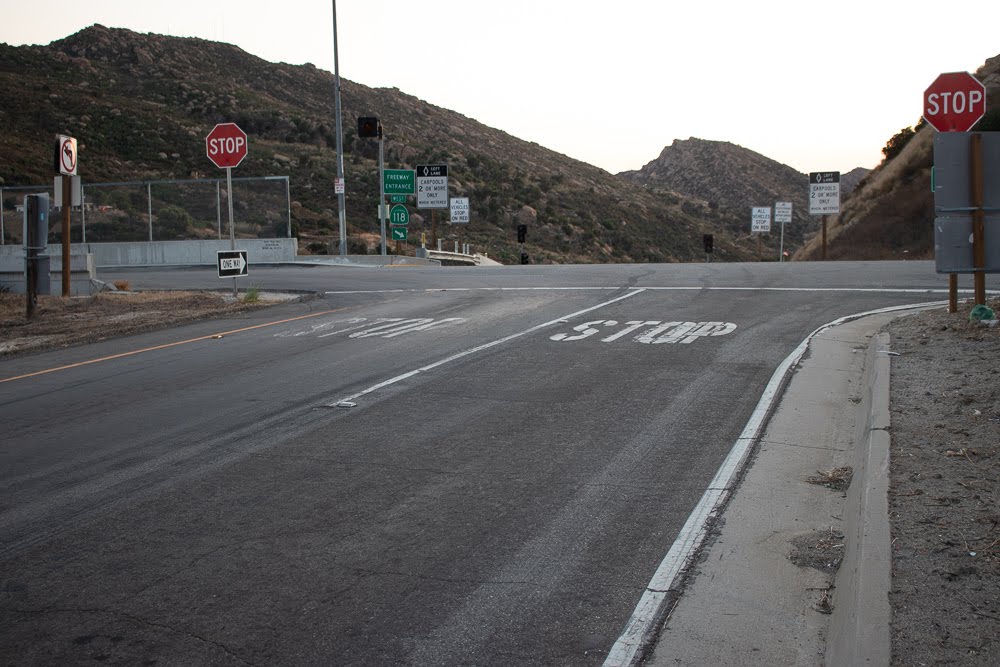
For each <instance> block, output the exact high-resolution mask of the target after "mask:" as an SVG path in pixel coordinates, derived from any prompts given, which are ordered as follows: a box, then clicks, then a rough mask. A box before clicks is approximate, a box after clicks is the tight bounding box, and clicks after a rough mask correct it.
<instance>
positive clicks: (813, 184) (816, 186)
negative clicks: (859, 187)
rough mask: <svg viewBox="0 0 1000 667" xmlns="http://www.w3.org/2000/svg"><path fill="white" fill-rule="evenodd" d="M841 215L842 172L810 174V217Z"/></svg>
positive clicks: (816, 172)
mask: <svg viewBox="0 0 1000 667" xmlns="http://www.w3.org/2000/svg"><path fill="white" fill-rule="evenodd" d="M835 213H840V172H839V171H814V172H812V173H810V174H809V215H831V214H835Z"/></svg>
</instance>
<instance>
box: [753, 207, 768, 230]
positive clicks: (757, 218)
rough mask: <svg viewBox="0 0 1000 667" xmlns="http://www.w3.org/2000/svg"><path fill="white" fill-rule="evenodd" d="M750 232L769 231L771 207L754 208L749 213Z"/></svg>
mask: <svg viewBox="0 0 1000 667" xmlns="http://www.w3.org/2000/svg"><path fill="white" fill-rule="evenodd" d="M750 231H751V232H769V231H771V207H770V206H754V207H753V209H752V211H751V213H750Z"/></svg>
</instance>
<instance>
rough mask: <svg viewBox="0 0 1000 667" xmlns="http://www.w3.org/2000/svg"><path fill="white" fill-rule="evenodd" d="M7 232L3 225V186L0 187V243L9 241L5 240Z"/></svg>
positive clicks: (3, 243)
mask: <svg viewBox="0 0 1000 667" xmlns="http://www.w3.org/2000/svg"><path fill="white" fill-rule="evenodd" d="M5 236H6V232H5V231H4V226H3V188H0V245H5V244H6V243H7V241H6V240H5V238H4V237H5Z"/></svg>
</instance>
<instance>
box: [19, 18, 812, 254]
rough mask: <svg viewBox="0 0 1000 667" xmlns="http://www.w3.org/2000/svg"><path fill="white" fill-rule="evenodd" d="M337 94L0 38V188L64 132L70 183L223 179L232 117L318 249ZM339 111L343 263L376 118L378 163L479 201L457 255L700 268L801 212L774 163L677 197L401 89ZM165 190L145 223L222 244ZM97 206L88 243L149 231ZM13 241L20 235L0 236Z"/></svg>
mask: <svg viewBox="0 0 1000 667" xmlns="http://www.w3.org/2000/svg"><path fill="white" fill-rule="evenodd" d="M333 96H334V82H333V76H332V74H330V73H329V72H326V71H322V70H319V69H317V68H316V67H314V66H312V65H308V64H307V65H303V66H292V65H286V64H273V63H269V62H266V61H263V60H261V59H259V58H256V57H254V56H252V55H249V54H247V53H246V52H244V51H242V50H241V49H239V48H237V47H234V46H231V45H227V44H220V43H215V42H209V41H205V40H201V39H188V38H175V37H165V36H159V35H152V34H145V35H143V34H138V33H135V32H131V31H128V30H121V29H109V28H105V27H103V26H99V25H95V26H92V27H90V28H87V29H85V30H82V31H81V32H79V33H77V34H74V35H72V36H70V37H67V38H66V39H62V40H59V41H56V42H53V43H52V44H49V45H47V46H23V47H12V46H9V45H6V44H0V127H2V128H3V132H2V133H0V185H3V184H6V185H7V186H8V187H9V186H15V185H34V184H42V183H47V182H50V179H51V166H50V164H51V155H50V151H51V141H52V137H53V136H54V135H55V134H57V133H63V134H69V135H72V136H75V137H77V138H78V140H79V141H80V175H81V177H82V178H83V180H84V182H86V183H102V182H108V181H145V180H157V179H196V178H216V177H218V176H220V175H221V174H222V172H221V171H220V170H218V169H215V168H214V167H213V166H212V165H211V163H210V162H209V161H208V159H207V158H206V156H205V142H204V138H205V135H206V134H207V133H208V131H209V130H210V129H211V128H212V127H213V126H214V125H215V124H216V123H219V122H236V123H237V124H239V125H240V127H242V128H243V129H244V130H245V131H246V132H247V133H248V134H249V142H250V143H249V155H248V157H247V159H246V160H244V162H243V163H242V164H241V165H240V166H239V168H238V169H237V170H235V172H234V176H242V177H247V176H267V175H287V176H289V178H290V189H291V198H292V199H293V200H294V202H293V205H292V217H293V230H294V233H296V234H297V235H298V236H299V237H300V241H301V242H300V247H301V248H303V249H311V250H312V251H314V252H324V251H325V249H326V248H327V247H330V245H331V244H333V247H336V244H337V242H338V240H339V239H338V232H337V228H338V219H337V218H338V216H337V203H336V196H335V195H334V193H333V187H332V184H333V181H334V177H335V175H336V151H335V142H336V139H335V130H334V127H335V125H334V120H333V117H332V116H333V108H334V100H333ZM342 105H343V118H344V146H345V160H344V163H345V172H346V179H345V180H346V183H347V193H346V202H347V220H348V239H347V241H348V247H349V251H350V252H365V251H374V250H375V242H376V240H377V231H378V224H377V220H376V215H375V210H376V202H377V188H378V180H377V155H378V145H377V142H375V141H372V140H366V139H360V138H358V137H357V134H356V132H355V129H354V128H355V120H356V118H357V117H359V116H368V115H374V116H378V117H379V118H380V119H381V121H382V124H383V126H384V128H385V133H386V142H385V143H386V161H387V167H389V168H412V167H414V166H416V165H417V164H426V163H446V164H448V165H449V169H450V173H449V177H450V178H449V185H450V195H451V196H467V197H469V198H470V199H471V208H472V210H471V219H472V222H471V224H469V225H463V226H462V228H461V230H459V228H458V227H457V226H456V227H449V226H448V225H444V224H439V225H437V229H438V231H439V236H440V237H442V238H445V239H446V242H447V243H448V244H449V245H450V243H451V239H452V238H457V237H458V236H459V233H461V234H463V235H464V240H465V241H466V242H470V243H472V244H473V245H474V246H476V248H477V249H480V250H484V251H486V252H488V253H489V254H490V255H491V256H492V257H494V258H497V259H500V260H501V261H505V262H513V261H516V260H517V258H518V251H519V248H518V245H517V243H516V232H515V230H516V227H517V225H518V224H527V225H528V226H529V232H528V243H527V250H528V252H529V253H530V254H531V256H532V259H533V261H536V262H654V261H655V262H669V261H687V260H694V259H703V258H704V254H703V249H702V235H703V234H706V233H712V234H714V235H715V251H716V255H715V257H716V259H719V260H742V259H750V258H753V257H756V256H757V248H756V247H755V246H754V245H752V244H750V243H748V242H747V241H748V233H747V229H748V227H749V220H748V212H747V211H746V208H747V207H749V206H751V205H753V204H757V203H760V204H767V203H769V201H770V202H773V201H774V200H775V199H781V198H790V199H791V200H792V201H794V202H796V208H797V209H800V210H798V211H796V214H797V216H800V215H801V209H802V207H803V206H804V200H803V199H802V198H801V193H800V194H799V196H798V197H795V196H794V195H787V194H786V193H785V190H784V185H783V183H784V180H785V176H784V175H783V174H784V173H785V172H786V171H789V169H788V168H787V167H783V166H782V165H778V164H777V163H774V162H773V161H768V160H766V158H761V159H760V160H757V161H752V162H751V161H744V162H743V163H742V167H743V168H742V169H740V170H739V171H735V172H729V171H726V170H725V167H726V165H727V164H729V162H730V161H731V159H732V155H730V154H729V153H726V152H719V153H718V154H717V155H716V156H715V158H711V157H710V156H707V155H706V156H705V157H704V163H705V164H704V165H703V172H702V173H709V172H711V170H712V167H711V164H713V163H714V164H715V174H714V176H713V182H715V183H717V186H718V187H717V192H716V191H705V192H701V191H697V190H695V189H694V188H693V187H692V188H690V189H685V188H687V184H686V183H684V182H681V181H678V183H677V185H663V184H657V185H656V186H655V187H649V186H648V185H647V184H645V183H643V182H642V181H641V180H636V179H633V178H630V179H625V178H619V177H616V176H614V175H612V174H609V173H607V172H605V171H603V170H601V169H598V168H596V167H594V166H591V165H588V164H585V163H582V162H579V161H576V160H572V159H570V158H568V157H566V156H563V155H560V154H558V153H555V152H553V151H550V150H547V149H545V148H543V147H541V146H539V145H537V144H534V143H529V142H525V141H522V140H520V139H517V138H516V137H512V136H510V135H508V134H506V133H504V132H501V131H499V130H495V129H492V128H489V127H486V126H484V125H482V124H481V123H478V122H476V121H474V120H472V119H470V118H467V117H465V116H462V115H460V114H457V113H455V112H452V111H448V110H446V109H441V108H439V107H435V106H433V105H431V104H428V103H426V102H424V101H422V100H420V99H418V98H416V97H413V96H411V95H407V94H405V93H403V92H401V91H399V90H397V89H385V88H382V89H372V88H368V87H366V86H363V85H359V84H356V83H353V82H350V81H346V80H343V81H342ZM679 143H680V144H682V145H683V144H688V143H690V142H679ZM719 146H725V145H721V144H720V145H718V146H716V148H718V147H719ZM703 148H704V147H703ZM668 150H669V149H668ZM665 153H666V151H665ZM747 170H750V172H752V173H750V172H748V171H747ZM758 170H765V171H768V172H776V173H777V174H780V175H778V176H773V175H771V174H761V173H758ZM748 174H749V175H748ZM748 177H749V178H751V179H752V180H753V181H754V182H755V183H756V182H760V183H766V184H769V185H768V188H769V189H767V190H755V191H752V192H750V191H748V192H746V193H745V194H746V195H747V196H748V197H749V196H750V194H753V195H754V197H753V199H754V201H753V202H751V201H750V200H749V199H748V200H746V201H743V202H739V201H738V200H737V199H736V197H735V196H729V197H724V196H723V195H733V192H734V191H736V190H737V189H738V185H739V184H741V183H743V182H744V181H746V180H747V179H748ZM732 178H735V179H736V180H735V181H732V182H730V181H729V179H732ZM682 186H683V187H682ZM799 189H800V190H801V188H799ZM88 192H90V190H88ZM94 192H95V193H97V192H98V190H97V189H94ZM213 194H214V192H213ZM237 194H238V191H237ZM772 194H773V196H772ZM765 195H766V196H765ZM779 195H780V196H779ZM95 196H97V194H95ZM160 197H162V195H158V194H156V192H155V191H154V200H155V201H154V209H155V210H156V213H155V216H156V217H157V218H165V214H161V213H160V211H162V210H164V209H165V208H170V209H171V216H170V225H169V227H168V225H167V224H166V221H165V219H164V220H158V221H157V225H158V229H159V228H163V229H168V228H169V229H170V230H171V233H172V234H174V238H195V237H199V236H208V235H211V234H213V233H214V231H213V230H214V228H215V224H216V221H215V213H214V206H213V207H211V208H210V210H209V211H206V212H197V211H190V210H184V209H183V206H182V207H180V208H178V207H177V206H173V207H169V206H168V207H165V204H167V203H168V202H166V201H159V199H158V198H160ZM761 197H763V199H762V200H761V201H760V202H758V201H757V199H759V198H761ZM14 200H15V196H14V195H12V194H10V190H7V191H6V192H5V194H4V206H5V210H11V209H13V207H14V204H15V201H14ZM234 200H235V202H236V203H237V204H240V203H242V204H243V208H242V210H241V209H240V207H239V206H238V207H237V220H238V221H239V218H240V216H241V214H242V215H249V214H250V210H249V209H250V208H253V205H252V204H251V205H249V206H248V205H247V203H246V202H245V201H244V202H240V200H239V197H235V198H234ZM730 202H732V203H731V204H730ZM800 202H802V203H800ZM97 203H102V202H100V201H98V202H97ZM104 203H108V204H109V205H112V204H113V205H114V206H113V207H114V208H115V209H116V210H117V211H118V212H119V214H120V216H122V217H123V218H127V220H124V221H119V223H120V224H119V223H116V225H115V226H111V225H109V226H108V227H107V230H109V231H106V232H102V230H101V228H100V227H99V226H98V225H96V224H95V225H94V226H93V227H92V226H91V224H90V220H89V219H88V240H91V241H94V240H102V238H101V236H100V235H101V233H107V234H114V233H121V231H120V230H121V229H125V228H126V227H127V225H126V224H125V223H126V222H127V223H129V224H133V225H134V226H136V227H137V228H139V229H141V228H142V225H144V224H145V223H144V222H143V220H144V217H145V215H146V208H147V204H146V202H145V193H133V194H132V195H131V196H126V195H123V196H120V197H117V198H113V199H112V200H109V201H107V202H104ZM213 204H214V197H213ZM281 204H282V206H283V204H284V201H283V198H282V202H281ZM410 209H411V212H412V216H411V224H410V237H411V239H413V238H415V237H417V236H418V234H419V232H420V231H421V230H426V231H427V232H428V234H430V233H431V230H432V226H431V224H430V223H431V221H430V220H429V219H428V218H430V215H428V212H427V211H417V210H415V208H414V206H413V202H412V201H411V203H410ZM273 213H274V220H273V228H271V223H270V222H269V223H267V224H265V225H259V224H258V225H256V227H252V228H250V231H249V232H248V231H247V228H246V226H244V233H255V234H258V235H261V236H266V235H270V234H275V233H283V229H284V225H285V224H286V223H285V221H284V220H283V219H282V218H283V215H282V214H279V213H280V212H278V211H274V212H273ZM421 214H423V215H421ZM443 217H444V216H441V218H442V219H443ZM133 218H134V220H133ZM800 227H802V224H801V223H800V224H797V225H793V226H792V230H790V231H791V233H790V234H789V235H788V236H787V237H786V245H789V246H791V247H793V248H794V247H795V246H796V245H797V244H798V243H799V241H800V240H801V238H802V230H801V229H800ZM6 232H7V233H8V234H11V233H15V234H16V231H15V230H11V229H10V228H9V226H8V228H7V229H6ZM95 236H96V238H95ZM772 237H773V239H772V241H771V244H772V245H774V246H775V247H776V244H777V240H776V236H775V235H772ZM403 250H404V251H406V248H404V249H403ZM409 251H410V252H412V247H410V248H409Z"/></svg>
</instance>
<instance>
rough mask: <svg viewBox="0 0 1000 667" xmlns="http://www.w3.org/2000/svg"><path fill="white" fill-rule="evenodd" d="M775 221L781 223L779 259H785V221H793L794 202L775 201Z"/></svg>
mask: <svg viewBox="0 0 1000 667" xmlns="http://www.w3.org/2000/svg"><path fill="white" fill-rule="evenodd" d="M774 221H775V222H776V223H781V242H780V244H779V246H778V261H779V262H784V261H785V223H786V222H787V223H791V221H792V202H790V201H779V202H775V203H774Z"/></svg>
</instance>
